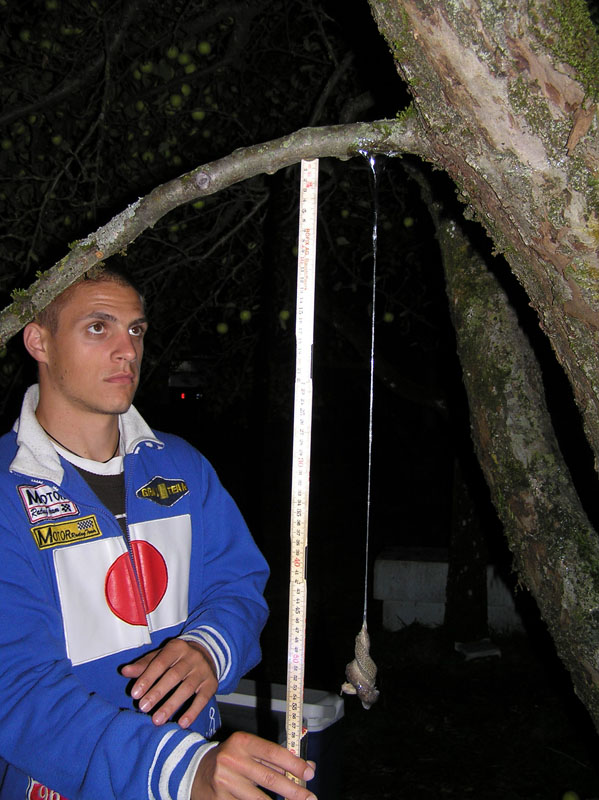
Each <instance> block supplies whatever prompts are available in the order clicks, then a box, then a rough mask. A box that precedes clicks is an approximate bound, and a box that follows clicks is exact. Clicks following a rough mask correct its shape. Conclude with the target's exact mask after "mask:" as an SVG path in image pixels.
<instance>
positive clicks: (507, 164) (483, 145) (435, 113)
mask: <svg viewBox="0 0 599 800" xmlns="http://www.w3.org/2000/svg"><path fill="white" fill-rule="evenodd" d="M370 5H371V8H372V11H373V14H374V17H375V19H376V22H377V24H378V26H379V29H380V31H381V32H382V33H383V35H384V36H385V38H386V40H387V43H388V44H389V47H390V49H391V52H392V54H393V57H394V59H395V62H396V65H397V68H398V70H399V72H400V74H401V75H402V77H403V78H404V79H405V80H406V81H407V83H408V84H409V87H410V90H411V92H412V94H413V96H414V104H413V110H414V114H415V117H416V119H417V121H418V123H419V125H420V126H421V128H422V131H423V134H424V136H425V137H426V138H427V140H428V143H429V147H430V151H431V154H432V155H431V160H432V161H433V162H434V163H435V165H436V166H438V167H441V168H442V169H444V170H446V171H447V172H448V173H449V175H450V176H451V177H452V178H453V179H454V180H455V182H456V183H457V185H458V187H459V191H460V196H461V199H462V200H463V201H464V202H465V203H467V204H468V209H467V212H468V213H469V215H470V216H472V217H476V218H477V219H478V220H480V221H481V222H482V224H483V225H484V226H485V228H486V229H487V231H488V232H489V234H490V235H491V237H492V238H493V241H494V243H495V245H496V247H497V249H498V250H499V251H501V252H503V253H504V255H505V257H506V259H507V260H508V262H509V264H510V266H511V268H512V270H513V271H514V273H515V274H516V276H517V277H518V280H519V281H520V282H521V283H522V285H523V286H524V288H525V289H526V292H527V294H528V296H529V298H530V301H531V304H532V305H533V307H534V308H535V309H536V310H537V313H538V315H539V320H540V324H541V326H542V328H543V329H544V330H545V331H546V333H547V335H548V336H549V338H550V339H551V343H552V346H553V348H554V350H555V352H556V354H557V357H558V360H559V361H560V363H561V364H562V366H563V367H564V369H565V371H566V373H567V374H568V376H569V379H570V381H571V383H572V386H573V390H574V395H575V397H576V400H577V403H578V406H579V408H580V410H581V413H582V415H583V419H584V425H585V429H586V433H587V436H588V438H589V441H590V443H591V446H592V448H593V450H594V453H595V460H596V463H597V461H598V460H599V359H597V354H596V350H597V348H596V338H597V331H598V330H599V253H598V248H597V237H598V231H599V222H598V217H597V213H598V209H599V194H598V189H597V180H596V175H597V172H598V170H599V138H598V136H597V123H596V117H595V111H596V105H595V101H594V99H593V98H594V97H595V96H596V94H597V81H598V74H599V73H598V70H597V60H598V58H599V56H598V53H599V48H598V44H597V35H596V32H595V29H594V27H593V25H592V23H591V21H590V18H589V15H588V11H587V9H586V5H585V4H584V3H583V2H580V1H579V0H564V2H562V3H556V2H554V1H553V0H536V2H533V3H531V2H528V0H516V2H513V3H510V4H509V7H508V6H506V5H505V4H504V3H503V2H499V0H480V2H476V3H475V2H463V3H462V2H461V3H455V2H452V0H425V1H424V2H421V1H420V0H370Z"/></svg>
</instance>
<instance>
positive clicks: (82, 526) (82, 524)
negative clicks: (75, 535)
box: [77, 519, 94, 531]
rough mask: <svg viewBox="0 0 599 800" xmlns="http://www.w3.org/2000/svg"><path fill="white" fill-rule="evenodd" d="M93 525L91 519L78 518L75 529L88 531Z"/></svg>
mask: <svg viewBox="0 0 599 800" xmlns="http://www.w3.org/2000/svg"><path fill="white" fill-rule="evenodd" d="M93 527H94V521H93V519H78V520H77V530H78V531H89V530H91V528H93Z"/></svg>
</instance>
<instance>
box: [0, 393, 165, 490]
mask: <svg viewBox="0 0 599 800" xmlns="http://www.w3.org/2000/svg"><path fill="white" fill-rule="evenodd" d="M38 400H39V386H38V385H37V384H34V385H33V386H30V387H29V389H27V391H26V392H25V396H24V397H23V404H22V406H21V414H20V416H19V418H18V419H17V420H16V422H15V424H14V425H13V430H14V431H15V432H16V434H17V447H18V449H17V454H16V456H15V457H14V459H13V460H12V463H11V465H10V470H11V472H19V473H21V474H22V475H29V476H31V477H36V478H41V479H42V480H48V481H52V482H53V483H55V484H56V485H58V486H60V484H61V483H62V478H63V475H64V469H63V466H62V462H61V460H60V458H59V456H58V453H57V452H56V450H55V449H54V445H53V444H52V441H51V439H50V438H49V437H48V436H47V435H46V433H45V431H44V429H43V428H42V426H41V425H40V424H39V422H38V421H37V417H36V416H35V409H36V408H37V403H38ZM119 431H120V434H121V446H122V448H123V452H124V454H125V455H127V454H128V453H135V452H137V451H138V450H139V448H140V446H141V445H142V444H144V443H145V444H146V445H147V446H148V447H158V448H162V447H164V444H163V442H161V441H160V440H159V439H157V438H156V436H155V435H154V433H153V431H152V429H151V428H150V427H149V426H148V424H147V423H146V422H145V420H144V419H143V417H142V416H141V414H140V413H139V412H138V411H137V410H136V409H135V408H134V407H133V406H131V407H130V408H129V410H128V411H126V412H125V413H124V414H121V415H120V416H119Z"/></svg>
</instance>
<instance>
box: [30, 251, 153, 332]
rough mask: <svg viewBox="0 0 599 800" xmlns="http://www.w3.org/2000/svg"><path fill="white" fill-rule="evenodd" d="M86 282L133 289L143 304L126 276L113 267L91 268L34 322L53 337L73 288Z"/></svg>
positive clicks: (39, 313)
mask: <svg viewBox="0 0 599 800" xmlns="http://www.w3.org/2000/svg"><path fill="white" fill-rule="evenodd" d="M86 281H94V282H95V283H116V284H118V285H119V286H125V287H127V288H129V289H134V290H135V291H136V292H137V294H138V295H139V298H140V300H141V303H142V306H143V304H144V298H143V295H142V294H141V292H140V291H139V289H138V288H137V286H136V285H135V284H134V283H133V281H132V279H131V278H129V276H128V275H126V274H125V273H124V272H121V271H120V270H118V269H116V268H114V267H106V266H104V265H103V266H98V267H92V269H90V270H89V271H88V272H86V273H85V274H84V275H82V276H81V277H80V278H77V280H76V281H75V282H74V283H72V284H71V285H70V286H68V287H67V288H66V289H65V290H64V292H61V293H60V294H59V295H58V297H55V298H54V300H52V302H51V303H50V304H49V305H47V306H46V308H44V309H42V310H41V311H38V313H37V314H36V316H35V322H37V323H38V325H43V327H44V328H47V329H48V330H49V331H50V333H51V334H52V335H53V336H54V334H55V333H56V331H57V330H58V320H59V317H60V312H61V311H62V309H63V307H64V305H65V303H66V301H67V300H68V299H69V296H70V294H71V293H72V291H73V289H75V287H77V286H79V284H80V283H85V282H86Z"/></svg>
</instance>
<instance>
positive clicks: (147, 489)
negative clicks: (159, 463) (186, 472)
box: [135, 475, 189, 506]
mask: <svg viewBox="0 0 599 800" xmlns="http://www.w3.org/2000/svg"><path fill="white" fill-rule="evenodd" d="M188 492H189V489H188V488H187V484H186V483H185V481H182V480H181V479H180V478H174V479H171V478H162V477H160V476H159V475H156V477H154V478H152V480H151V481H150V482H149V483H146V485H145V486H142V487H141V489H138V490H137V491H136V492H135V496H136V497H139V498H141V499H145V500H153V501H154V502H155V503H158V504H159V505H161V506H173V505H175V503H176V502H177V500H180V499H181V498H182V497H183V496H184V495H186V494H187V493H188Z"/></svg>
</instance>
